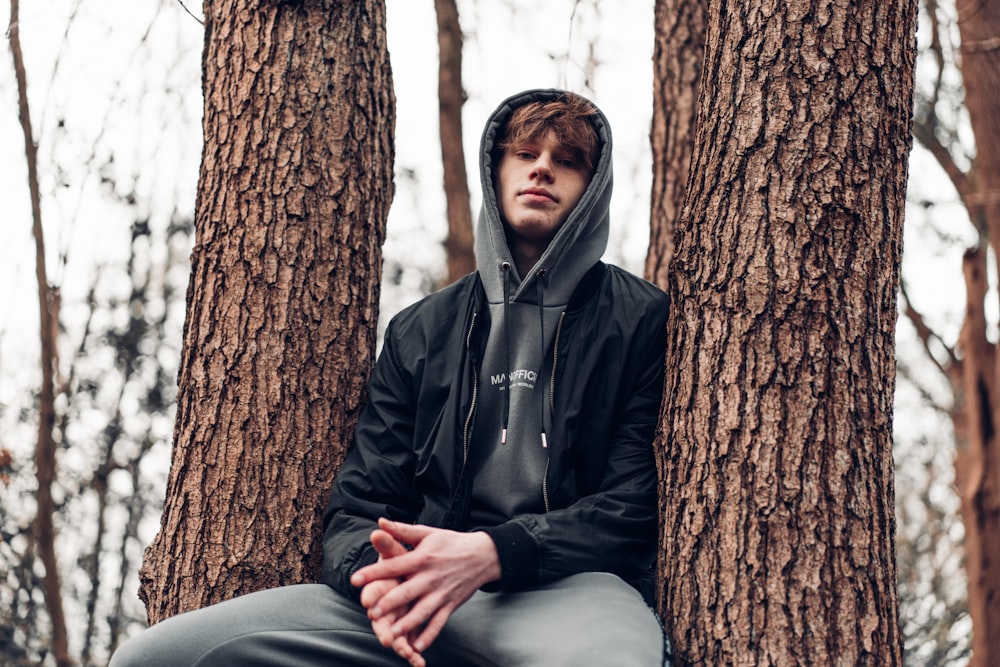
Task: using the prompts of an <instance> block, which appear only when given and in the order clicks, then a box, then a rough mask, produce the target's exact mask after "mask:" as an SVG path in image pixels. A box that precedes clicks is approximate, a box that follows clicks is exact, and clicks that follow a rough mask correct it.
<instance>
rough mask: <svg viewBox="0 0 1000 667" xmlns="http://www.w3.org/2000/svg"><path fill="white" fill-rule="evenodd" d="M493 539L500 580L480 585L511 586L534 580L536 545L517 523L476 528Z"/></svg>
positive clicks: (517, 586) (536, 558)
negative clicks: (498, 560) (498, 563)
mask: <svg viewBox="0 0 1000 667" xmlns="http://www.w3.org/2000/svg"><path fill="white" fill-rule="evenodd" d="M479 530H482V531H483V532H484V533H486V534H487V535H489V536H490V537H491V538H492V539H493V543H494V544H495V545H496V548H497V556H499V558H500V581H499V582H493V584H492V585H488V586H486V587H484V588H487V589H500V590H513V589H517V588H523V587H524V586H527V585H530V584H533V583H535V582H536V581H537V580H538V569H539V567H538V545H536V544H535V541H534V540H533V539H531V535H530V534H528V531H527V530H525V529H524V526H522V525H521V524H519V523H514V522H510V521H508V522H507V523H502V524H500V525H499V526H490V527H489V528H480V529H479Z"/></svg>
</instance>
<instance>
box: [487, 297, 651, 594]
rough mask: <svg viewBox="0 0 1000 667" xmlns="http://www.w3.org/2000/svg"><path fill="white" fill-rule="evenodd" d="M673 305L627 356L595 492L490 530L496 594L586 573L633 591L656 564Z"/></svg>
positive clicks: (648, 325) (646, 321) (648, 323)
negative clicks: (618, 580)
mask: <svg viewBox="0 0 1000 667" xmlns="http://www.w3.org/2000/svg"><path fill="white" fill-rule="evenodd" d="M666 308H667V306H666V298H665V297H664V298H663V299H662V300H660V301H658V302H657V304H655V307H654V308H653V309H652V310H653V312H651V313H649V316H648V317H646V318H643V322H642V323H641V324H640V326H641V327H642V329H643V330H642V331H641V333H640V334H639V335H637V336H636V337H635V338H634V339H633V341H632V345H631V349H630V350H629V352H628V354H627V357H626V359H627V368H626V369H624V371H623V372H624V373H625V374H626V375H627V381H626V383H625V384H624V387H625V388H624V392H625V395H624V397H623V400H622V401H621V402H620V406H621V407H620V408H618V409H617V411H616V414H615V416H614V420H615V421H614V424H613V426H612V429H611V435H610V442H609V443H608V456H607V461H606V464H605V467H604V471H603V474H602V477H601V481H600V483H599V485H598V488H597V490H596V491H595V492H594V493H590V494H588V495H584V496H582V497H580V498H579V499H578V500H576V501H575V502H573V503H572V504H570V505H569V506H567V507H564V508H561V509H555V510H553V511H550V512H547V513H544V514H526V515H520V516H517V517H514V518H513V519H512V520H510V521H508V522H506V523H503V524H500V525H498V526H494V527H491V528H486V529H485V532H487V533H488V534H489V535H490V536H491V537H492V538H493V540H494V542H495V544H496V546H497V552H498V554H499V556H500V566H501V572H502V574H501V579H500V582H499V584H498V585H495V586H494V588H499V589H501V590H513V589H517V588H522V587H524V586H529V585H532V584H535V583H542V582H547V581H552V580H555V579H559V578H562V577H566V576H569V575H571V574H576V573H579V572H611V573H614V574H617V575H619V576H621V577H622V578H623V579H625V580H626V581H628V582H630V583H632V584H633V585H636V586H639V583H640V580H642V579H643V578H644V577H646V576H648V572H649V570H650V567H651V566H652V564H653V561H654V558H655V549H656V535H657V519H656V516H657V477H656V461H655V458H654V453H653V446H652V442H653V436H654V432H655V430H656V426H657V423H658V421H659V412H660V402H661V399H662V395H663V374H664V350H665V344H666Z"/></svg>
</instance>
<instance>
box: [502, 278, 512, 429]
mask: <svg viewBox="0 0 1000 667" xmlns="http://www.w3.org/2000/svg"><path fill="white" fill-rule="evenodd" d="M500 269H501V271H502V273H503V346H504V353H505V354H506V361H505V363H506V366H505V367H504V376H505V377H506V378H507V387H506V390H505V391H504V393H503V423H502V424H501V425H500V444H501V445H506V444H507V420H508V419H509V418H510V314H509V310H510V309H509V307H508V306H509V305H510V270H511V266H510V262H504V263H503V264H501V265H500Z"/></svg>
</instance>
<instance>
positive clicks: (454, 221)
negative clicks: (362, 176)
mask: <svg viewBox="0 0 1000 667" xmlns="http://www.w3.org/2000/svg"><path fill="white" fill-rule="evenodd" d="M434 10H435V11H436V12H437V29H438V33H437V34H438V120H439V125H440V130H441V166H442V168H443V170H444V194H445V203H446V210H447V214H448V238H447V240H446V241H445V253H446V254H447V261H448V276H447V279H446V281H447V282H446V284H449V285H450V284H451V283H453V282H455V281H456V280H458V279H459V278H461V277H462V276H464V275H466V274H468V273H472V272H473V271H475V270H476V256H475V254H474V251H473V240H472V239H473V236H472V204H471V203H470V200H469V179H468V176H467V172H466V168H465V150H464V148H463V143H462V106H463V105H464V104H465V90H464V89H463V88H462V27H461V25H460V24H459V21H458V6H457V5H456V4H455V0H434Z"/></svg>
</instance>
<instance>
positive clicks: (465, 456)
mask: <svg viewBox="0 0 1000 667" xmlns="http://www.w3.org/2000/svg"><path fill="white" fill-rule="evenodd" d="M478 314H479V313H478V312H474V313H472V321H471V322H469V332H468V333H467V334H466V335H465V354H466V357H467V358H468V357H469V355H470V354H471V353H472V330H473V329H475V327H476V316H477V315H478ZM469 365H470V366H472V402H471V403H470V404H469V414H468V415H466V417H465V427H464V428H463V430H462V467H463V468H464V467H465V464H466V462H468V460H469V427H470V426H471V425H472V415H474V414H475V412H476V400H477V399H478V397H479V371H477V370H476V364H475V363H470V364H469Z"/></svg>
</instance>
